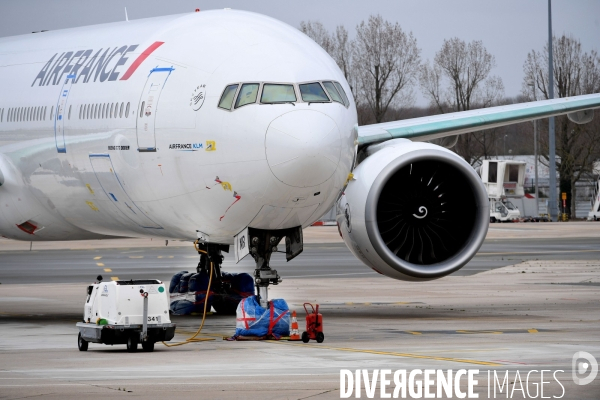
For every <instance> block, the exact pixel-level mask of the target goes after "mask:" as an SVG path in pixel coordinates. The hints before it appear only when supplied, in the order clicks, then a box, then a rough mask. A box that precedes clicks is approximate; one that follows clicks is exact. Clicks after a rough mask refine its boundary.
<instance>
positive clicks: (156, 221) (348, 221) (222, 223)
mask: <svg viewBox="0 0 600 400" xmlns="http://www.w3.org/2000/svg"><path fill="white" fill-rule="evenodd" d="M0 66H1V67H2V74H0V86H1V87H2V91H1V94H0V184H1V186H0V204H1V207H0V234H1V235H3V236H5V237H8V238H12V239H17V240H26V241H36V240H75V239H78V240H81V239H102V238H114V237H154V238H162V239H178V240H189V241H190V243H191V242H193V241H196V240H197V241H198V243H199V244H198V248H199V249H200V250H202V252H203V253H202V255H201V260H200V262H201V263H204V264H203V265H208V264H212V265H213V267H214V268H215V276H216V277H217V278H216V279H217V280H218V277H219V276H220V274H219V270H220V267H221V263H222V253H223V252H227V251H229V250H230V247H231V246H234V248H233V252H232V253H233V254H234V257H235V259H236V261H237V260H239V259H241V258H242V257H245V256H248V255H250V256H251V257H253V258H254V260H255V261H256V269H255V272H254V277H255V282H256V286H257V288H258V294H259V296H260V301H261V304H263V305H266V301H267V299H268V291H267V290H268V287H269V286H270V285H271V284H278V283H279V282H280V281H281V277H280V276H279V274H278V273H277V271H276V270H275V269H273V268H271V265H270V257H271V254H272V253H273V251H276V249H278V247H277V246H278V244H279V243H280V242H281V241H282V239H283V238H284V237H285V252H286V258H287V260H288V261H290V260H292V259H293V258H294V257H296V256H298V255H299V254H300V253H301V252H302V249H303V239H302V229H303V228H304V227H307V226H310V225H311V224H312V223H313V222H315V221H316V220H318V219H319V217H320V216H321V215H323V214H324V213H325V212H326V211H327V210H329V209H330V208H331V207H332V206H333V205H334V204H335V205H336V206H337V212H338V213H337V217H336V218H337V223H338V225H339V230H340V233H341V235H342V237H343V239H344V241H345V243H346V244H347V246H348V247H349V249H350V250H351V252H352V253H353V254H354V255H355V256H356V257H358V258H359V259H360V260H361V261H362V262H363V263H364V264H366V265H367V266H368V267H370V268H372V269H374V270H376V271H377V272H379V273H381V274H383V275H386V276H388V277H391V278H394V279H401V280H409V281H426V280H430V279H436V278H440V277H443V276H445V275H448V274H450V273H452V272H454V271H456V270H458V269H460V268H461V267H462V266H464V265H465V264H466V263H467V262H468V261H469V260H470V259H471V258H472V257H473V256H474V255H475V254H476V252H477V250H478V249H479V247H480V246H481V244H482V242H483V240H484V238H485V235H486V232H487V229H488V224H489V201H488V196H487V193H486V191H485V188H484V186H483V184H482V182H481V179H480V178H479V177H478V176H477V174H476V173H475V171H474V170H473V169H472V168H471V166H470V165H469V164H468V163H466V162H465V161H464V160H463V159H461V158H460V157H459V156H457V155H456V154H455V153H454V152H452V151H451V150H449V149H446V148H444V147H440V146H437V145H434V144H432V143H428V141H430V140H432V139H437V138H442V137H446V136H455V135H460V134H463V133H466V132H474V131H478V130H483V129H490V128H494V127H498V126H502V125H507V124H512V123H517V122H523V121H527V120H532V119H536V118H545V117H548V116H551V115H561V114H567V115H569V117H570V118H571V119H573V120H575V121H576V122H587V121H589V120H590V119H591V115H592V109H594V108H598V107H600V94H593V95H585V96H577V97H572V98H561V99H555V100H546V101H538V102H531V103H524V104H514V105H508V106H501V107H490V108H485V109H481V110H471V111H467V112H459V113H448V114H443V115H436V116H431V117H423V118H416V119H409V120H402V121H393V122H386V123H380V124H373V125H366V126H358V124H357V113H356V106H355V102H354V98H353V96H352V92H351V90H350V86H349V85H348V83H347V82H346V79H345V78H344V74H343V72H342V71H341V70H340V68H339V67H338V66H337V65H336V63H335V61H334V60H333V59H332V58H331V57H330V56H329V55H328V54H327V53H326V52H325V51H324V50H323V49H322V48H321V47H319V46H318V45H317V44H316V43H315V42H314V41H312V40H311V39H310V38H308V37H307V36H305V35H304V34H303V33H301V32H300V31H299V30H298V29H296V28H294V27H291V26H289V25H286V24H284V23H282V22H280V21H277V20H275V19H272V18H269V17H266V16H263V15H258V14H254V13H250V12H243V11H235V10H215V11H203V12H196V13H189V14H183V15H173V16H165V17H158V18H149V19H141V20H131V21H123V22H116V23H110V24H103V25H94V26H85V27H80V28H73V29H65V30H58V31H49V32H40V33H35V34H29V35H22V36H16V37H8V38H0ZM190 245H191V244H190ZM283 247H284V246H281V247H279V248H280V249H283ZM215 284H218V282H216V283H215ZM150 296H151V295H150Z"/></svg>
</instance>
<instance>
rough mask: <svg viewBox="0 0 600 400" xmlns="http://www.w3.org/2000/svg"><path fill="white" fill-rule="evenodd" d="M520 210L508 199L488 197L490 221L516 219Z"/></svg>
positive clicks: (519, 214)
mask: <svg viewBox="0 0 600 400" xmlns="http://www.w3.org/2000/svg"><path fill="white" fill-rule="evenodd" d="M519 218H521V212H520V211H519V209H518V208H517V207H515V205H514V204H513V203H511V202H510V201H500V200H495V199H490V222H509V221H518V220H519Z"/></svg>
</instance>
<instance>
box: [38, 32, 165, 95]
mask: <svg viewBox="0 0 600 400" xmlns="http://www.w3.org/2000/svg"><path fill="white" fill-rule="evenodd" d="M163 43H164V42H154V43H153V44H152V45H150V46H149V47H148V48H147V49H146V50H144V51H143V52H142V53H141V54H140V55H139V56H138V57H137V58H136V59H135V60H134V61H133V62H132V63H131V65H130V66H129V68H128V69H127V70H126V71H125V72H124V73H123V69H124V68H125V67H124V66H125V64H126V63H127V61H128V60H129V59H130V58H131V55H132V53H133V52H134V51H135V50H136V49H137V48H138V46H139V45H137V44H133V45H123V46H116V47H107V48H101V49H99V50H94V49H88V50H78V51H65V52H62V53H56V54H54V55H53V56H52V57H51V58H50V59H49V60H48V62H46V64H45V65H44V67H43V68H42V69H41V70H40V72H38V74H37V76H36V77H35V79H34V80H33V83H32V84H31V86H35V85H37V86H50V85H58V84H59V83H61V82H63V78H64V77H65V75H66V76H71V75H72V76H74V79H73V82H72V83H88V82H90V81H92V82H106V81H116V80H122V81H124V80H127V79H129V77H130V76H131V75H132V74H133V73H134V72H135V70H136V69H137V68H138V67H139V66H140V64H141V63H142V62H143V61H144V60H145V59H146V58H148V56H149V55H150V54H151V53H152V52H153V51H154V50H156V49H157V48H158V47H160V46H161V45H162V44H163ZM122 73H123V75H121V74H122Z"/></svg>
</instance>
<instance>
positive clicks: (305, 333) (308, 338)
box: [302, 332, 310, 343]
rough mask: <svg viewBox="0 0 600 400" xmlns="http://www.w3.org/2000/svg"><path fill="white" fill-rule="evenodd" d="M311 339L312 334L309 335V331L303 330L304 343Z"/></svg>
mask: <svg viewBox="0 0 600 400" xmlns="http://www.w3.org/2000/svg"><path fill="white" fill-rule="evenodd" d="M309 340H310V336H308V332H302V341H303V342H304V343H308V341H309Z"/></svg>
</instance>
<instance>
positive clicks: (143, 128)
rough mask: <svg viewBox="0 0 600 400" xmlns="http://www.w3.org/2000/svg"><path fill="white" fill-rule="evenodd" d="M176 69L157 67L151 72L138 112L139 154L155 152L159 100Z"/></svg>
mask: <svg viewBox="0 0 600 400" xmlns="http://www.w3.org/2000/svg"><path fill="white" fill-rule="evenodd" d="M174 70H175V68H173V67H167V68H159V67H156V68H154V69H152V70H151V71H150V74H149V75H148V79H147V80H146V85H145V86H144V90H143V91H142V96H141V98H140V108H139V110H138V112H137V120H136V130H137V142H138V151H139V152H142V153H143V152H155V151H156V137H155V135H154V128H155V123H156V113H157V112H158V100H159V99H160V94H161V92H162V90H163V88H164V86H165V84H166V83H167V79H169V76H170V75H171V72H173V71H174Z"/></svg>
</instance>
